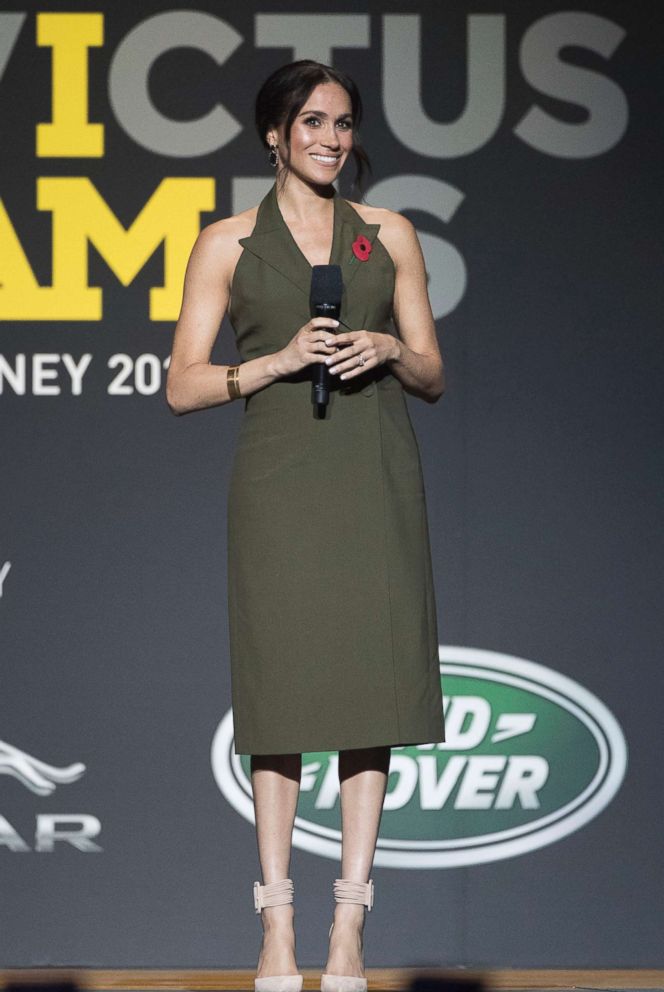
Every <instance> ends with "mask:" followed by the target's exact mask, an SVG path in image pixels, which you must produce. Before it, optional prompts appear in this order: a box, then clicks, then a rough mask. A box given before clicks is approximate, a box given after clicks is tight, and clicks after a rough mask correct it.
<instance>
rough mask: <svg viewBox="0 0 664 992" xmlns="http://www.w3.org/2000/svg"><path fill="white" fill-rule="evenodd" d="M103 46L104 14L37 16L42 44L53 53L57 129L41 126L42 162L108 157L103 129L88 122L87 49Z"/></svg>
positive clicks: (39, 40)
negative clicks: (52, 159)
mask: <svg viewBox="0 0 664 992" xmlns="http://www.w3.org/2000/svg"><path fill="white" fill-rule="evenodd" d="M103 43H104V15H103V14H50V13H49V14H37V44H38V45H42V46H50V47H51V48H52V49H53V54H52V56H51V80H52V83H51V86H52V111H51V114H52V123H50V124H38V125H37V156H38V157H39V158H46V157H49V158H72V157H76V158H101V157H102V156H103V154H104V125H103V124H90V122H89V120H88V109H89V108H88V48H90V47H92V46H98V45H103Z"/></svg>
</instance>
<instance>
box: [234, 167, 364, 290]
mask: <svg viewBox="0 0 664 992" xmlns="http://www.w3.org/2000/svg"><path fill="white" fill-rule="evenodd" d="M333 199H334V226H333V236H332V252H331V256H330V265H339V266H341V278H342V280H343V285H344V289H346V288H347V287H348V286H349V285H350V283H351V282H352V280H353V277H354V276H355V273H356V272H357V270H358V268H359V267H360V266H361V265H368V264H370V263H371V256H369V260H368V261H366V262H361V261H359V259H357V258H356V257H355V255H354V253H353V250H352V244H353V242H354V241H355V239H356V238H357V236H358V235H360V234H362V235H364V237H365V238H366V239H367V240H368V241H370V242H371V244H372V245H373V242H374V241H375V239H376V237H377V235H378V232H379V230H380V224H365V222H364V221H363V220H362V218H361V217H360V215H359V214H358V212H357V210H354V209H353V207H351V206H350V205H349V204H348V203H346V201H345V200H344V199H343V198H342V197H340V196H339V194H338V193H337V192H336V191H335V194H334V198H333ZM239 243H240V244H241V245H242V247H243V248H246V249H247V251H250V252H251V253H252V255H256V257H257V258H260V259H262V260H263V261H264V262H266V263H267V264H268V265H270V266H271V267H272V268H273V269H276V271H277V272H279V273H280V274H281V275H282V276H284V277H285V278H286V279H288V280H289V281H290V282H291V283H292V284H293V285H294V286H296V287H297V289H298V290H299V291H300V292H301V293H303V294H304V295H305V296H306V298H307V300H308V299H309V292H310V289H311V272H312V269H311V266H310V265H309V262H308V261H307V260H306V258H305V257H304V255H303V254H302V252H301V251H300V249H299V248H298V245H297V242H296V241H295V239H294V237H293V235H292V234H291V232H290V229H289V227H288V225H287V224H286V221H285V220H284V218H283V216H282V213H281V210H280V209H279V204H278V202H277V186H276V183H274V184H273V185H272V187H271V189H270V191H269V192H268V193H267V194H266V196H265V197H264V198H263V199H262V200H261V202H260V204H259V206H258V213H257V216H256V225H255V227H254V229H253V231H252V233H251V234H250V235H249V236H248V237H246V238H240V239H239Z"/></svg>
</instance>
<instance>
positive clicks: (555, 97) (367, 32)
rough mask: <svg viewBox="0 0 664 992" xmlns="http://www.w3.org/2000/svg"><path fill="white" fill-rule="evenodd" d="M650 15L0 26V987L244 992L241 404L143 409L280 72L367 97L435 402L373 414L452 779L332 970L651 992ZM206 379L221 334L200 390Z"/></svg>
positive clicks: (326, 872)
mask: <svg viewBox="0 0 664 992" xmlns="http://www.w3.org/2000/svg"><path fill="white" fill-rule="evenodd" d="M650 10H651V8H650V6H649V5H647V4H629V5H627V4H624V3H609V2H584V3H583V4H582V5H581V7H577V8H574V9H572V10H570V9H567V8H566V7H565V6H562V5H561V4H560V3H556V2H552V0H541V2H540V0H533V2H530V3H528V4H523V3H518V2H516V0H502V3H500V4H498V5H496V4H494V3H491V4H489V3H485V2H483V0H476V2H474V3H472V4H470V3H467V2H465V0H463V2H459V3H456V4H439V3H433V2H431V3H429V2H421V3H408V2H405V3H404V2H403V0H402V2H399V3H392V2H390V0H383V2H372V3H366V2H365V3H361V2H358V3H355V4H352V5H348V4H345V5H344V4H338V3H332V4H329V3H328V4H325V5H323V4H322V3H320V2H318V0H309V2H306V3H304V2H291V3H290V4H289V5H288V6H287V8H286V9H285V7H284V4H283V2H273V0H262V2H261V3H260V4H256V3H253V2H247V3H246V4H244V5H243V6H242V7H240V6H239V5H237V4H230V3H225V2H219V3H213V2H211V0H207V2H205V0H201V2H198V3H196V4H195V5H194V4H191V3H186V2H180V3H179V4H178V5H177V7H171V6H170V5H169V4H167V3H161V2H149V0H146V2H143V3H141V4H140V5H136V4H131V3H124V4H123V3H110V2H108V0H101V2H100V3H97V4H95V5H91V4H88V3H82V2H80V0H67V2H66V3H64V2H63V3H60V2H53V0H50V2H49V0H44V2H43V3H40V4H37V3H33V2H23V3H21V2H20V0H19V3H18V4H17V5H15V7H14V8H13V9H12V10H6V9H5V10H3V11H2V12H1V13H0V121H1V127H2V139H3V141H2V148H3V152H2V179H1V187H0V193H1V201H0V317H1V318H2V321H3V323H2V327H1V329H0V334H1V341H0V392H1V396H0V403H1V407H2V418H1V428H0V429H1V431H2V447H1V466H2V470H1V480H2V481H1V485H2V517H1V525H0V526H1V538H0V594H1V599H0V621H1V636H2V645H1V650H2V655H1V657H2V693H1V694H0V717H1V722H0V737H1V738H2V742H1V743H0V771H1V772H4V773H5V774H4V775H2V776H1V777H0V861H1V862H2V864H1V870H2V879H3V882H2V892H3V897H2V901H1V908H0V914H1V916H2V918H1V919H0V966H2V967H21V966H28V965H31V966H36V965H80V966H100V967H101V966H103V967H124V966H153V967H154V966H159V967H178V966H180V967H196V966H200V967H253V966H254V965H255V961H256V956H257V953H258V947H259V943H260V933H261V928H260V923H259V920H258V919H257V918H256V916H255V914H254V909H253V900H252V891H251V889H252V883H253V880H254V879H255V878H257V877H259V875H258V863H257V852H256V844H255V834H254V827H253V823H252V821H251V815H252V812H251V809H252V807H251V795H250V784H249V777H248V765H247V759H246V757H245V758H239V757H238V756H237V755H235V753H234V749H233V736H232V735H233V728H232V717H231V715H230V713H229V707H230V673H229V663H228V630H227V617H226V570H225V563H226V523H225V512H226V496H227V485H228V476H229V466H230V464H231V459H232V455H233V450H234V444H235V438H236V436H237V431H238V427H239V424H240V421H241V418H242V416H243V404H242V403H234V404H231V405H228V406H224V407H217V408H213V409H208V410H206V411H201V412H198V413H197V414H195V415H189V416H185V417H180V418H176V417H173V416H172V415H171V413H170V412H169V410H168V407H167V405H166V402H165V397H164V380H165V369H166V363H167V359H168V355H169V353H170V346H171V341H172V334H173V328H174V326H175V322H176V320H177V316H178V312H179V305H180V299H181V291H182V281H183V274H184V267H185V264H186V260H187V257H188V254H189V251H190V248H191V246H192V244H193V241H194V239H195V237H196V234H197V232H198V230H199V229H200V227H201V226H203V225H206V224H209V223H211V222H213V221H214V220H215V219H218V218H220V217H224V216H227V215H229V214H231V213H235V212H237V211H238V210H241V209H243V208H245V207H246V206H248V205H250V204H253V203H257V202H258V201H259V200H260V198H261V197H262V195H263V194H264V192H266V190H267V189H268V188H269V185H270V184H271V182H272V181H273V173H272V171H271V170H270V167H269V165H268V162H267V156H266V154H265V152H264V150H263V149H262V147H261V146H260V144H259V141H258V138H257V135H256V133H255V131H254V128H253V100H254V96H255V93H256V91H257V89H258V86H259V85H260V83H261V82H262V81H263V79H264V78H265V77H266V76H267V75H268V74H269V73H270V72H271V71H272V70H273V69H275V68H276V67H277V66H279V65H281V64H283V63H284V62H287V61H291V60H292V59H293V58H300V57H313V58H317V59H320V60H323V61H329V62H332V63H333V64H334V65H336V66H338V67H340V68H342V69H344V70H346V71H347V72H349V73H350V74H351V75H352V76H353V77H354V78H355V80H356V81H357V83H358V85H359V87H360V89H361V92H362V94H363V98H364V101H365V110H366V115H365V120H364V122H363V125H362V128H361V135H362V139H363V142H364V144H365V146H366V147H367V149H368V151H369V153H370V156H371V159H372V162H373V167H374V172H373V178H372V180H371V183H370V186H369V188H368V190H367V193H366V199H367V201H368V202H369V203H372V204H375V205H381V206H387V207H390V208H391V209H394V210H399V211H402V212H403V213H404V214H406V215H407V216H409V217H410V218H411V219H412V220H413V222H414V223H415V224H416V226H417V228H418V231H419V234H420V237H421V241H422V245H423V248H424V251H425V255H426V262H427V269H428V273H429V282H430V294H431V300H432V304H433V307H434V310H435V315H436V318H437V327H438V331H439V336H440V343H441V349H442V352H443V357H444V360H445V363H446V368H447V390H446V393H445V395H444V396H443V398H442V399H441V400H440V402H438V403H436V404H434V405H428V404H425V403H423V402H422V401H420V400H417V399H416V398H414V397H412V396H409V397H408V404H409V409H410V411H411V415H412V418H413V422H414V426H415V430H416V433H417V436H418V440H419V444H420V449H421V454H422V461H423V467H424V473H425V480H426V486H427V500H428V509H429V521H430V528H431V541H432V549H433V555H434V568H435V581H436V592H437V608H438V619H439V629H440V635H441V649H440V655H441V668H442V678H443V686H444V694H445V707H446V720H447V725H448V739H447V741H446V743H445V744H444V745H442V746H434V745H430V746H422V747H417V748H400V749H396V748H395V749H394V751H393V756H392V766H391V774H390V778H389V782H388V794H387V797H386V801H385V810H384V813H383V820H382V824H381V835H380V840H379V845H378V849H377V853H376V862H375V866H374V870H373V877H374V879H375V884H376V903H375V908H374V910H373V912H372V914H371V916H369V917H368V919H367V952H366V964H367V966H368V967H376V966H379V965H380V966H410V965H413V966H416V965H444V966H454V965H462V966H471V967H479V968H481V967H485V966H487V967H488V966H491V967H513V968H516V967H549V968H550V967H637V966H640V967H655V966H661V965H662V963H663V962H662V954H661V930H660V927H661V919H662V911H663V909H664V906H663V896H662V892H663V890H662V886H661V874H660V872H661V869H662V845H661V823H662V816H663V815H664V809H663V808H662V807H663V803H662V788H661V786H662V776H661V754H662V749H663V745H664V735H663V732H662V721H661V699H662V688H663V686H664V677H663V675H662V665H661V633H662V610H661V606H660V604H659V596H658V590H659V588H660V585H661V578H660V575H661V560H662V551H663V549H662V532H663V531H662V521H661V519H660V518H658V510H659V506H660V502H659V500H658V499H657V496H658V495H659V494H658V492H657V488H656V471H657V470H658V469H659V473H661V466H660V465H658V464H657V462H656V459H655V453H659V451H660V450H661V443H662V438H661V385H660V383H659V382H657V385H656V380H657V377H656V375H655V373H656V372H657V371H659V372H661V354H662V349H661V344H660V337H661V325H658V323H657V322H656V318H657V316H658V315H659V314H661V303H662V299H661V287H662V279H661V243H660V242H659V241H658V238H657V234H658V232H659V231H660V230H661V219H662V218H661V205H662V200H661V192H660V190H661V176H660V175H658V174H657V171H658V167H659V165H660V161H661V144H660V135H659V126H660V121H661V87H660V82H661V75H662V60H661V44H662V39H661V36H660V35H658V34H657V25H656V23H655V18H654V14H653V16H652V17H651V13H650ZM652 11H653V12H655V11H656V6H655V5H652ZM656 177H657V179H658V180H659V182H658V184H657V185H656V184H655V182H656ZM350 178H351V176H350V174H349V175H348V176H346V177H343V178H342V181H341V186H340V189H341V192H342V193H345V194H347V193H348V184H349V182H350ZM660 319H661V318H660ZM294 330H295V329H294ZM237 358H238V355H237V352H236V350H235V346H234V341H233V332H232V328H231V327H230V326H229V325H228V324H227V322H224V324H223V326H222V328H221V331H220V334H219V338H218V341H217V344H216V346H215V350H214V353H213V357H212V360H213V361H214V362H216V363H220V364H228V363H233V362H235V361H236V360H237ZM658 460H659V459H657V461H658ZM659 477H661V475H660V476H659ZM292 567H294V568H297V562H296V561H294V562H293V563H292ZM336 760H337V755H336V754H328V753H325V754H322V753H319V754H312V755H305V761H304V771H303V778H302V792H301V799H300V806H299V809H298V820H297V824H296V830H295V836H294V850H293V859H292V865H291V875H292V877H293V878H294V880H295V884H296V890H297V915H298V951H299V963H300V964H301V965H302V966H304V967H313V966H320V965H322V963H323V962H324V958H325V952H326V946H327V929H328V926H329V922H330V919H331V915H332V910H333V903H332V891H331V882H332V880H333V878H334V877H335V876H336V875H338V872H339V802H338V799H339V797H338V780H337V777H336V771H337V769H336ZM405 920H408V921H409V922H408V924H407V925H406V924H405V923H404V921H405Z"/></svg>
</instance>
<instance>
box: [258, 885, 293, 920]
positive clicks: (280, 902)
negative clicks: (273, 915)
mask: <svg viewBox="0 0 664 992" xmlns="http://www.w3.org/2000/svg"><path fill="white" fill-rule="evenodd" d="M294 891H295V887H294V885H293V880H292V879H290V878H284V879H282V880H281V881H280V882H268V883H267V885H261V883H260V882H254V906H255V907H256V912H257V913H260V911H261V910H262V909H263V907H264V906H285V905H286V904H287V903H289V902H292V901H293V893H294Z"/></svg>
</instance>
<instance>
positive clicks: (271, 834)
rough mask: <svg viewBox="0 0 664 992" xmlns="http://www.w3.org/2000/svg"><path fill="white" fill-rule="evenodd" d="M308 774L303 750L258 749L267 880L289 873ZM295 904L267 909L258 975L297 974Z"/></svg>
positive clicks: (257, 799) (256, 784)
mask: <svg viewBox="0 0 664 992" xmlns="http://www.w3.org/2000/svg"><path fill="white" fill-rule="evenodd" d="M301 774H302V755H301V754H269V755H266V754H253V755H252V756H251V785H252V789H253V793H254V809H255V812H256V840H257V843H258V857H259V861H260V866H261V872H262V875H263V885H267V884H268V882H278V881H280V880H281V879H283V878H288V877H289V870H290V858H291V842H292V837H293V822H294V820H295V811H296V809H297V799H298V794H299V790H300V777H301ZM293 917H294V907H293V904H292V903H291V904H287V905H284V906H266V907H265V908H264V909H263V910H262V912H261V920H262V923H263V942H262V944H261V951H260V956H259V958H258V969H257V972H256V977H257V978H268V977H270V976H272V975H296V974H297V973H298V971H297V965H296V963H295V933H294V930H293Z"/></svg>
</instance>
